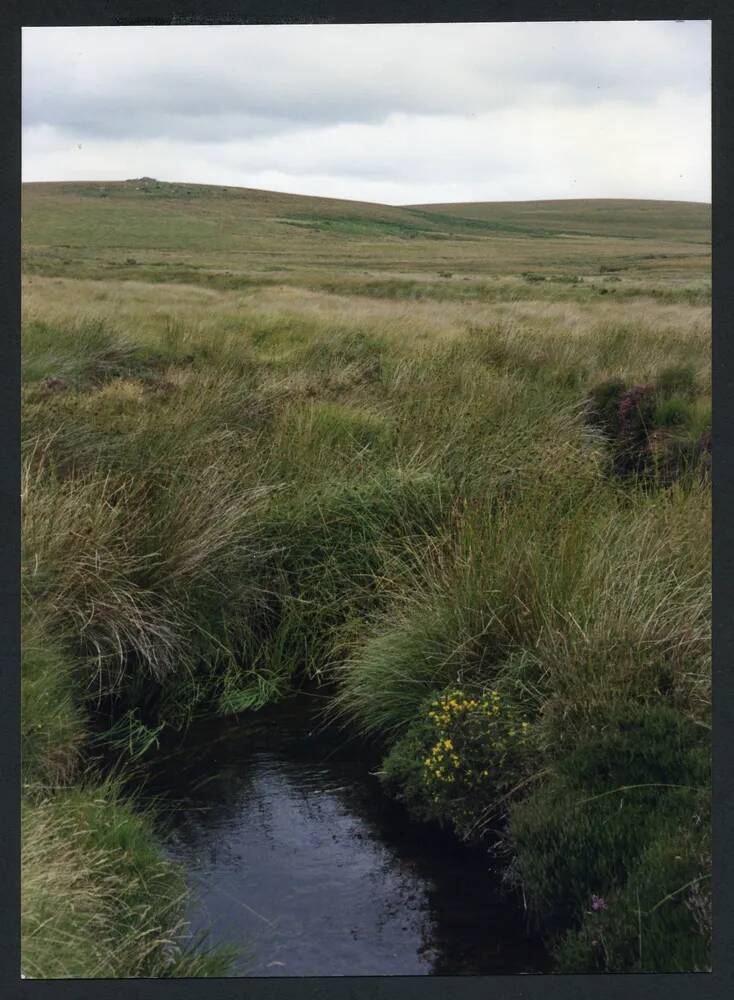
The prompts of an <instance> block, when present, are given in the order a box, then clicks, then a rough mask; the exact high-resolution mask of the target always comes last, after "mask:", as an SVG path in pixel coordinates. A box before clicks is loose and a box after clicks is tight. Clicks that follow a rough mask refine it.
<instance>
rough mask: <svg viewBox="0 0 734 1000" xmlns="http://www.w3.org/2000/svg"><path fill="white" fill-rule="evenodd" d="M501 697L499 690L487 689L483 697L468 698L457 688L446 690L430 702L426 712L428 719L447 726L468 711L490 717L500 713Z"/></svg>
mask: <svg viewBox="0 0 734 1000" xmlns="http://www.w3.org/2000/svg"><path fill="white" fill-rule="evenodd" d="M500 709H501V699H500V693H499V691H494V690H492V691H489V692H487V694H486V695H485V697H483V698H481V699H479V698H470V697H468V696H467V695H465V694H464V692H463V691H459V690H458V689H456V690H453V691H447V692H446V693H445V694H443V695H441V696H440V697H439V698H436V700H435V701H433V702H432V703H431V707H430V709H429V712H428V717H429V719H432V720H433V721H434V722H435V723H436V724H437V725H439V726H447V725H449V724H450V723H452V722H457V721H459V720H460V719H461V717H462V716H464V717H465V716H466V715H467V714H468V713H470V712H480V713H481V714H483V715H486V716H487V718H489V719H492V718H494V717H495V716H498V715H499V714H500Z"/></svg>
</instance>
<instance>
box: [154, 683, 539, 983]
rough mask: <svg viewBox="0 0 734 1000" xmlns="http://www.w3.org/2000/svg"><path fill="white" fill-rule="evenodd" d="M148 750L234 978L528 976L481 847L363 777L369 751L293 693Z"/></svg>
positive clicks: (203, 908) (195, 907) (206, 916)
mask: <svg viewBox="0 0 734 1000" xmlns="http://www.w3.org/2000/svg"><path fill="white" fill-rule="evenodd" d="M163 749H165V750H166V751H167V753H166V755H165V756H164V757H163V758H162V759H161V758H160V757H156V759H155V762H154V765H155V766H154V770H153V771H152V773H151V777H150V781H149V786H148V787H149V790H150V792H151V793H153V794H155V795H156V796H158V797H160V800H161V801H162V803H163V804H164V806H167V808H165V809H164V818H165V823H166V826H167V828H168V833H169V838H168V840H169V845H170V847H169V850H170V853H171V855H172V856H173V857H174V858H175V859H177V860H179V861H181V862H182V863H183V865H184V866H185V869H186V871H187V873H188V878H189V881H190V884H191V886H192V888H193V889H194V890H195V896H194V901H193V902H192V906H191V910H190V912H189V914H188V917H189V919H190V921H191V924H192V927H193V928H194V929H195V930H199V929H202V930H203V929H211V940H213V941H215V942H230V943H234V944H240V945H242V944H245V945H246V946H247V951H248V952H249V953H250V957H249V958H248V960H247V964H246V966H243V969H242V971H243V974H247V975H254V976H272V975H277V976H283V975H294V976H309V975H390V974H401V975H427V974H436V973H438V974H442V975H458V974H474V975H477V974H491V973H512V972H537V971H543V970H544V969H545V968H546V961H545V955H544V952H543V950H542V948H541V947H540V945H539V943H538V942H537V941H534V940H532V939H530V938H529V937H528V935H527V933H526V929H525V926H524V921H523V919H522V915H521V913H519V912H518V911H517V910H516V908H515V906H514V904H513V903H512V902H511V901H510V902H508V900H507V899H506V898H502V897H501V896H500V894H499V893H498V884H497V879H496V876H494V875H493V874H492V873H491V872H490V871H489V868H488V862H487V858H486V856H485V855H484V854H482V853H481V852H469V851H466V850H464V849H461V848H460V847H459V846H458V845H455V844H452V843H451V841H450V840H449V839H448V838H446V837H440V836H437V835H436V834H435V832H434V831H432V830H431V829H430V828H428V827H425V826H422V825H417V824H415V823H412V822H410V821H409V819H408V817H407V815H406V814H405V812H404V810H402V809H401V808H400V807H398V806H397V805H396V804H395V803H392V802H390V801H389V800H387V799H386V798H385V796H383V795H382V793H381V790H380V788H379V782H378V780H377V778H376V777H374V775H372V774H370V771H373V770H374V769H375V768H376V766H377V764H378V758H375V757H373V756H371V755H370V754H369V752H368V751H366V750H365V747H364V746H363V745H359V744H356V743H353V742H352V743H349V742H345V740H344V737H343V736H342V735H341V734H334V733H333V732H319V731H318V730H317V717H316V714H315V712H314V709H313V701H312V700H309V699H307V698H299V699H297V700H294V701H292V702H289V703H287V704H285V705H283V706H276V707H274V708H271V709H268V710H265V711H263V712H261V713H256V714H254V715H252V716H248V717H246V718H240V719H237V720H221V719H217V720H207V721H202V722H200V723H197V724H196V725H194V726H193V727H192V728H191V729H190V730H189V731H188V733H187V734H186V736H185V738H184V741H183V743H181V745H180V746H178V747H173V746H170V747H168V748H163Z"/></svg>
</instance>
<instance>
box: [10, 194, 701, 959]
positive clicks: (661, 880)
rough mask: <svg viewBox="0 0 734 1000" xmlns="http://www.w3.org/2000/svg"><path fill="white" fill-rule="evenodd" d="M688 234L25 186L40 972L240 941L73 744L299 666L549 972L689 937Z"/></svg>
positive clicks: (465, 214) (221, 706)
mask: <svg viewBox="0 0 734 1000" xmlns="http://www.w3.org/2000/svg"><path fill="white" fill-rule="evenodd" d="M709 227H710V209H709V206H707V205H694V204H681V203H674V202H615V201H603V202H581V201H579V202H534V203H529V202H528V203H516V204H513V203H507V204H502V205H499V204H498V205H460V206H450V205H441V206H418V207H405V208H393V207H390V206H381V205H367V204H361V203H357V202H343V201H331V200H328V199H319V198H306V197H300V196H294V195H283V194H275V193H271V192H260V191H249V190H240V189H231V188H230V189H225V188H213V187H203V186H199V185H180V184H170V185H169V184H162V183H159V182H156V181H152V180H145V179H143V180H137V181H128V182H124V183H105V182H100V183H85V184H81V183H78V184H30V185H26V186H25V187H24V192H23V229H24V279H23V280H24V283H23V448H24V470H23V573H24V576H23V579H24V622H23V631H24V657H23V775H24V777H23V780H24V798H25V817H24V856H23V864H24V870H23V888H24V923H23V935H24V937H23V961H24V967H25V968H26V971H27V972H28V973H29V974H31V975H37V976H54V975H69V974H74V975H81V976H93V975H99V974H100V972H99V970H100V969H101V968H105V969H107V970H114V971H113V972H109V971H108V972H107V974H114V975H163V974H165V975H181V974H183V975H207V974H212V972H218V971H222V970H225V969H226V967H227V966H226V961H227V956H225V955H219V954H213V953H212V954H208V955H201V954H200V953H196V954H195V953H194V952H193V951H192V949H191V947H190V944H187V942H186V939H185V935H183V936H182V935H181V934H180V932H179V922H180V919H181V912H182V910H181V892H182V890H181V887H180V883H179V882H177V878H178V876H177V873H176V872H175V871H172V870H170V869H169V868H168V867H167V866H166V864H165V863H164V862H163V861H162V860H161V856H160V852H159V850H158V847H157V845H156V843H155V840H154V838H153V835H152V833H151V828H150V824H149V821H148V819H147V818H146V816H145V815H141V814H140V813H139V811H136V807H135V805H134V803H131V802H130V801H129V800H127V799H125V798H124V796H122V794H121V792H120V782H119V780H118V779H110V778H106V779H104V780H103V779H102V778H100V777H99V775H97V776H96V777H95V772H94V764H93V760H94V756H95V752H96V751H97V750H99V748H100V747H104V748H105V750H106V751H107V752H108V753H109V752H110V751H115V752H119V753H121V754H122V753H124V757H125V759H127V760H128V763H127V764H124V763H123V764H121V765H120V768H122V772H121V773H124V768H125V767H129V766H130V764H129V761H130V759H131V758H132V759H134V758H135V756H136V755H137V754H140V753H141V752H142V751H143V750H144V749H145V748H146V747H148V746H151V745H153V743H154V739H155V734H156V732H157V731H158V729H159V727H161V726H163V725H168V726H183V725H185V724H186V722H187V720H189V719H190V718H191V717H192V715H194V714H195V713H197V712H199V711H212V710H214V711H217V712H220V713H222V714H229V713H235V712H240V711H245V710H251V709H257V708H258V707H259V706H261V705H263V704H265V703H267V702H269V701H273V700H276V699H279V698H283V697H286V696H287V695H288V694H289V693H291V692H292V691H293V690H294V689H295V688H298V687H299V686H302V685H304V684H309V685H310V684H319V685H322V686H323V690H324V691H325V692H327V693H329V695H330V698H331V716H332V717H333V718H335V719H337V720H338V721H339V722H340V724H342V725H344V726H345V727H347V728H348V729H349V730H350V731H355V730H357V731H360V732H363V733H364V734H365V735H366V736H368V737H369V738H373V739H376V740H378V741H379V742H380V745H381V746H382V747H383V753H384V764H383V773H382V777H383V781H384V785H385V788H386V789H387V790H388V791H389V792H390V793H391V794H394V795H396V796H398V797H400V798H402V799H403V800H404V801H405V802H406V803H407V804H408V806H409V808H410V809H411V810H413V811H414V812H415V814H416V815H418V816H422V817H424V818H428V819H431V820H433V821H435V822H437V823H441V824H444V825H448V826H450V827H452V828H453V829H454V830H455V831H456V833H457V835H458V836H460V837H463V838H466V839H468V840H478V841H480V842H484V843H486V844H487V845H488V849H489V845H490V844H491V845H493V850H494V851H495V852H496V853H497V854H498V856H499V858H500V859H501V860H502V863H503V864H504V866H505V869H506V873H507V882H508V887H509V890H510V891H516V892H522V893H524V897H525V899H526V901H527V905H528V907H529V911H530V912H531V914H532V915H533V918H534V919H535V920H537V921H538V923H539V924H540V926H541V927H543V928H546V929H547V932H548V933H549V934H550V935H552V936H553V946H554V949H555V954H556V958H557V964H558V968H559V969H560V970H561V971H690V970H694V969H698V970H702V969H706V968H708V966H709V963H710V957H709V950H710V886H709V879H710V870H711V869H710V844H709V819H708V816H709V783H710V782H709V744H710V739H709V735H710V733H709V730H710V647H709V642H710V514H709V511H710V484H709V475H708V466H709V460H710V420H711V417H710V232H709ZM100 811H103V812H105V814H106V815H109V816H114V817H115V822H114V823H112V824H109V825H105V824H102V823H101V819H100ZM58 817H63V822H60V821H58ZM80 831H81V832H80ZM130 870H134V871H135V872H136V879H134V880H130V879H129V878H128V877H127V874H126V873H129V871H130ZM115 885H120V886H123V885H124V886H125V892H124V905H123V906H121V907H120V908H119V910H118V911H117V912H116V911H115V909H114V908H110V907H108V906H106V904H105V903H104V902H103V899H107V900H109V899H111V898H114V892H115V891H116V890H115V889H114V886H115ZM110 887H111V888H110ZM161 887H165V891H163V889H162V888H161ZM120 892H122V889H120ZM60 898H64V899H69V898H72V899H74V900H77V903H76V904H75V906H74V907H73V908H72V909H71V912H70V910H69V908H68V907H67V908H65V909H63V908H60V907H58V906H57V905H56V903H55V901H56V900H57V899H60ZM153 900H155V901H156V905H152V903H153ZM149 904H150V905H149ZM136 907H137V908H138V909H136ZM120 912H122V914H123V915H122V916H121V915H120ZM142 912H144V913H145V921H143V920H142V919H141V918H140V917H139V913H142ZM124 914H127V917H126V916H125V915H124ZM136 914H138V916H136ZM146 921H147V922H146ZM174 941H175V942H176V944H171V942H174ZM151 970H153V971H151Z"/></svg>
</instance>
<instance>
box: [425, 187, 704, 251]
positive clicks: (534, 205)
mask: <svg viewBox="0 0 734 1000" xmlns="http://www.w3.org/2000/svg"><path fill="white" fill-rule="evenodd" d="M408 207H410V208H412V209H414V210H415V211H420V212H422V213H425V214H426V215H433V216H435V217H436V218H437V219H443V217H444V216H451V217H452V219H456V218H462V219H468V220H473V221H475V222H479V223H489V224H492V225H497V226H503V225H512V226H517V227H519V228H522V227H528V228H529V229H532V228H538V229H544V230H546V231H552V232H554V233H571V234H577V235H578V234H586V235H596V236H625V237H628V238H636V239H673V240H682V241H685V242H689V243H704V244H708V243H710V242H711V206H710V205H709V204H707V203H705V202H694V201H645V200H640V199H621V198H578V199H576V198H573V199H562V200H556V201H506V202H461V203H455V204H445V205H412V206H408Z"/></svg>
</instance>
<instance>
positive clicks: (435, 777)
mask: <svg viewBox="0 0 734 1000" xmlns="http://www.w3.org/2000/svg"><path fill="white" fill-rule="evenodd" d="M530 741H531V726H530V723H529V722H528V721H527V719H525V718H523V715H522V713H521V712H520V711H518V709H517V707H516V706H515V705H514V704H513V703H512V701H511V700H509V699H508V698H507V696H506V695H504V694H503V693H501V692H500V691H498V690H497V689H496V688H489V689H484V690H481V689H478V690H476V691H475V692H474V694H470V693H467V691H466V690H464V689H461V688H456V687H450V688H447V689H445V690H444V691H442V692H441V693H440V694H438V695H436V696H435V697H434V698H432V699H430V700H429V701H428V702H427V703H426V704H425V706H424V708H423V712H422V713H421V716H420V717H419V719H418V720H417V721H416V722H414V723H413V724H412V725H411V726H410V727H409V729H408V730H407V732H406V733H405V735H404V736H403V737H402V738H401V739H400V740H399V741H398V742H397V743H396V744H395V745H394V746H393V747H392V749H391V750H390V753H389V754H388V756H387V757H386V759H385V762H384V765H383V780H384V782H385V784H386V785H387V786H388V787H392V789H393V791H394V792H395V793H396V794H397V796H398V797H399V798H402V799H403V800H404V801H405V802H406V803H407V805H408V806H409V808H410V809H411V810H412V811H413V812H414V813H415V814H417V815H418V816H420V817H422V818H425V819H439V820H440V821H442V822H450V823H451V824H452V825H453V827H454V828H455V829H456V830H457V831H458V832H459V833H460V835H462V836H463V837H465V838H467V839H468V838H471V837H472V836H476V835H477V831H478V828H479V821H480V820H481V819H482V816H483V814H484V813H485V812H486V810H487V809H489V808H491V807H492V806H493V805H496V804H497V803H498V801H499V800H500V799H501V797H502V796H503V795H504V794H506V793H507V792H508V791H509V790H510V788H511V787H512V786H513V785H514V784H516V783H517V781H518V779H519V777H520V776H521V775H522V774H523V773H524V772H525V770H526V769H527V766H528V761H529V758H530V746H531V744H530Z"/></svg>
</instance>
